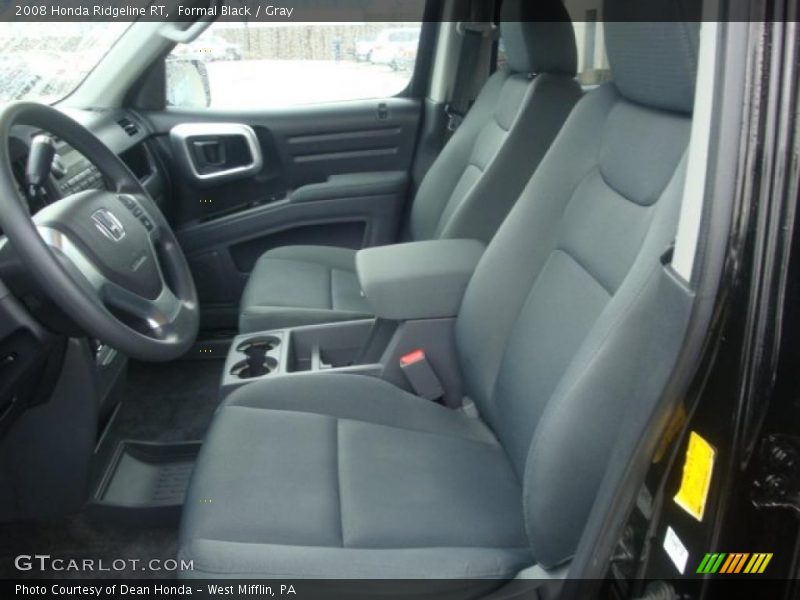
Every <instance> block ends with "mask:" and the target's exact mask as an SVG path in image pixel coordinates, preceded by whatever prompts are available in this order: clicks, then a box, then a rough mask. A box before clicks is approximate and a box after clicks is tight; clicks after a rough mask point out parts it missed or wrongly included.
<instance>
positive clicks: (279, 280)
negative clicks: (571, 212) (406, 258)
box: [239, 0, 581, 333]
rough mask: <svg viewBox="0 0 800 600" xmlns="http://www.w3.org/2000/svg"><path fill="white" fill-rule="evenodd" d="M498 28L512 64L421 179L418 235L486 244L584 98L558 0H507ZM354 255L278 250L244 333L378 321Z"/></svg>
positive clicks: (261, 275) (248, 308) (248, 293)
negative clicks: (373, 316) (373, 317)
mask: <svg viewBox="0 0 800 600" xmlns="http://www.w3.org/2000/svg"><path fill="white" fill-rule="evenodd" d="M559 19H560V22H536V21H545V20H550V21H558V20H559ZM500 28H501V32H502V35H503V41H504V44H505V47H506V54H507V57H508V68H507V69H502V70H500V71H498V72H496V73H495V74H494V75H492V76H491V77H490V78H489V80H488V81H487V82H486V84H485V85H484V87H483V89H482V90H481V93H480V94H479V96H478V98H477V100H476V101H475V104H474V105H473V106H472V108H471V109H470V111H469V113H468V114H467V115H466V118H465V119H464V122H463V123H462V124H461V126H460V127H459V128H458V130H457V131H456V132H455V134H454V135H453V137H452V138H451V139H450V141H449V142H448V144H447V145H446V146H445V148H444V149H443V150H442V152H441V153H440V155H439V156H438V157H437V159H436V161H435V162H434V163H433V165H432V166H431V168H430V169H429V171H428V173H427V174H426V176H425V178H424V179H423V181H422V183H421V184H420V187H419V190H418V192H417V194H416V197H415V198H414V202H413V205H412V208H411V214H410V218H409V222H408V223H407V224H406V225H405V227H404V229H405V230H406V231H407V235H406V237H407V238H408V239H409V240H410V241H418V240H429V239H438V238H469V239H478V240H482V241H483V242H485V243H488V242H489V240H490V239H491V238H492V236H493V235H494V233H495V231H496V230H497V228H498V227H499V226H500V223H501V222H502V221H503V219H504V218H505V216H506V214H507V213H508V211H509V210H510V209H511V207H512V205H513V204H514V201H515V200H516V199H517V198H518V197H519V194H520V192H521V191H522V188H523V187H524V186H525V183H526V182H527V181H528V179H530V176H531V175H532V174H533V171H534V170H535V169H536V167H537V166H538V164H539V161H540V160H541V159H542V157H543V156H544V154H545V152H546V151H547V149H548V148H549V147H550V144H551V142H552V141H553V138H554V137H555V136H556V134H557V133H558V131H559V129H560V128H561V125H562V124H563V122H564V119H566V117H567V115H568V114H569V112H570V110H571V109H572V107H573V106H574V104H575V102H577V100H578V99H579V98H580V95H581V89H580V86H579V85H578V83H577V82H576V81H575V70H576V62H577V58H576V56H577V51H576V48H575V35H574V33H573V29H572V25H571V24H570V22H569V16H568V14H567V12H566V10H565V9H564V7H563V5H562V4H561V2H560V0H544V1H539V0H537V1H536V2H527V1H525V0H505V2H503V12H502V23H501V25H500ZM355 255H356V251H355V250H350V249H346V248H334V247H325V246H287V247H283V248H276V249H274V250H270V251H269V252H267V253H266V254H264V255H263V256H262V257H261V258H260V259H259V260H258V261H257V262H256V264H255V266H254V267H253V272H252V273H251V275H250V280H249V281H248V283H247V286H246V288H245V290H244V294H243V296H242V304H241V312H240V315H239V331H240V332H241V333H251V332H254V331H264V330H267V329H280V328H283V327H294V326H298V325H309V324H312V323H329V322H334V321H346V320H351V319H359V318H368V317H370V316H371V314H370V311H369V308H368V306H367V303H366V301H365V300H364V298H363V297H362V296H361V288H360V286H359V284H358V278H357V277H356V273H355V270H356V269H355Z"/></svg>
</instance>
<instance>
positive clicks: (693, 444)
mask: <svg viewBox="0 0 800 600" xmlns="http://www.w3.org/2000/svg"><path fill="white" fill-rule="evenodd" d="M716 453H717V452H716V450H714V448H713V447H712V446H711V444H709V443H708V442H707V441H706V440H705V439H703V438H702V437H701V436H699V435H698V434H696V433H695V432H694V431H692V432H690V433H689V446H688V447H687V448H686V461H685V462H684V463H683V479H681V487H680V489H679V490H678V493H677V494H675V498H674V500H675V502H676V503H677V504H678V506H680V507H681V508H682V509H683V510H685V511H686V512H688V513H689V514H690V515H692V516H693V517H694V518H695V519H697V520H698V521H702V520H703V514H704V513H705V511H706V499H707V498H708V490H709V488H710V487H711V475H712V473H713V471H714V458H715V456H716Z"/></svg>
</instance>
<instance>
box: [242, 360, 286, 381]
mask: <svg viewBox="0 0 800 600" xmlns="http://www.w3.org/2000/svg"><path fill="white" fill-rule="evenodd" d="M277 368H278V361H277V360H275V359H274V358H272V357H271V356H261V357H257V358H252V357H249V358H247V359H245V360H240V361H239V362H237V363H236V364H235V365H233V367H231V375H233V376H234V377H238V378H239V379H252V378H254V377H263V376H264V375H269V374H270V373H272V372H273V371H275V369H277Z"/></svg>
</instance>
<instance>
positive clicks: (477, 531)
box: [180, 374, 532, 578]
mask: <svg viewBox="0 0 800 600" xmlns="http://www.w3.org/2000/svg"><path fill="white" fill-rule="evenodd" d="M209 448H210V449H212V450H210V451H206V449H209ZM181 531H182V536H181V542H180V556H181V558H184V559H187V560H189V559H190V560H193V561H194V571H192V572H188V573H186V575H188V576H199V577H208V576H215V577H217V576H219V577H225V576H240V577H294V576H305V577H321V578H337V577H364V578H366V577H369V578H394V577H414V578H428V577H436V578H451V577H458V578H463V577H470V578H481V577H484V578H505V577H509V576H513V575H514V574H515V573H516V572H517V571H519V570H520V569H521V568H524V567H525V566H527V565H530V564H531V562H532V560H531V557H530V551H529V549H528V542H527V538H526V536H525V532H524V524H523V517H522V507H521V488H520V484H519V481H518V479H517V477H516V476H515V475H514V472H513V470H512V468H511V466H510V464H509V462H508V460H507V458H506V455H505V453H504V451H503V449H502V448H501V447H500V446H499V445H498V443H497V441H496V440H495V438H494V436H493V435H492V434H491V432H490V431H489V429H488V428H486V427H485V426H484V425H483V423H482V422H481V421H479V420H477V419H474V418H470V417H468V416H466V415H464V414H463V413H461V412H457V411H452V410H450V409H447V408H444V407H442V406H439V405H437V404H434V403H431V402H428V401H425V400H422V399H420V398H417V397H415V396H412V395H410V394H408V393H406V392H404V391H402V390H400V389H399V388H396V387H394V386H392V385H391V384H389V383H386V382H384V381H382V380H379V379H376V378H370V377H365V376H359V375H344V374H312V375H308V374H305V375H294V376H293V375H288V376H283V377H276V378H275V379H273V380H267V381H264V382H259V383H254V384H251V385H248V386H245V387H243V388H241V389H240V390H239V391H237V392H235V393H234V394H232V395H231V396H230V397H229V399H228V400H227V401H226V402H225V403H224V404H223V405H222V406H221V407H220V409H219V411H218V413H217V416H216V418H215V420H214V424H213V426H212V429H211V431H210V433H209V437H208V440H207V442H206V444H205V446H204V451H203V452H201V455H200V457H199V460H198V465H197V468H196V469H195V475H194V478H193V481H192V484H191V487H190V490H189V494H188V497H187V501H186V509H185V511H184V521H183V525H182V528H181Z"/></svg>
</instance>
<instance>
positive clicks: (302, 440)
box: [0, 0, 724, 591]
mask: <svg viewBox="0 0 800 600" xmlns="http://www.w3.org/2000/svg"><path fill="white" fill-rule="evenodd" d="M421 4H422V5H424V10H425V11H426V12H425V13H424V14H420V19H419V21H420V23H421V25H420V27H421V29H420V35H419V39H418V40H417V39H416V38H414V44H417V43H418V44H419V46H418V49H417V50H416V58H415V61H413V62H414V64H413V65H412V66H411V67H410V68H409V69H408V70H403V69H401V68H400V67H399V64H400V63H396V62H395V63H393V64H392V65H388V64H383V63H380V64H379V63H374V64H373V63H370V62H369V59H368V56H369V52H370V48H369V47H366V46H364V45H363V44H366V43H367V42H366V41H365V42H363V44H362V45H360V46H357V50H353V51H352V53H353V57H352V59H347V60H349V61H351V62H352V68H358V69H362V70H365V69H373V70H375V71H376V72H378V71H377V70H380V71H379V74H380V76H381V77H387V78H388V77H394V78H396V77H399V76H402V77H405V78H406V79H407V84H405V87H404V89H403V90H402V91H401V92H399V93H397V94H392V95H388V96H386V97H379V98H377V99H375V98H367V99H363V98H356V99H351V100H338V101H331V102H319V103H309V104H302V103H297V104H295V105H291V104H290V105H284V106H279V107H264V108H259V107H258V106H255V105H243V106H242V107H241V108H239V109H235V108H227V107H224V108H217V107H215V105H214V98H215V97H220V98H221V97H222V96H216V94H217V90H216V88H215V81H217V80H216V79H215V77H220V75H219V74H220V73H223V71H225V70H226V69H227V71H225V73H228V72H229V71H230V72H231V73H233V71H234V70H235V69H239V70H240V71H237V73H239V72H241V73H245V72H244V69H245V67H246V65H247V64H249V62H248V61H249V60H250V59H249V58H248V56H250V55H249V54H248V52H255V50H253V48H260V47H261V46H258V45H257V44H253V45H251V46H248V47H244V46H243V47H241V48H240V47H239V46H234V45H233V43H232V42H231V41H230V40H231V39H233V38H232V37H230V36H232V35H233V34H230V33H226V32H229V30H226V29H224V27H223V28H222V29H218V28H219V27H221V26H222V25H223V24H222V23H221V22H220V23H215V22H213V21H197V22H196V23H190V24H187V23H181V24H173V25H172V27H171V28H166V29H165V27H164V26H163V24H161V23H147V22H142V23H135V24H133V25H131V26H130V29H129V30H127V31H126V32H124V34H123V35H121V37H120V39H119V40H118V41H116V42H115V44H114V45H113V46H112V47H111V48H110V49H109V50H108V52H107V53H106V54H105V56H104V57H103V58H102V60H101V61H100V62H99V64H98V65H97V66H96V67H95V68H94V69H93V70H91V72H89V73H88V74H87V75H86V77H85V78H84V79H83V80H82V81H81V82H80V84H79V85H78V86H77V88H76V89H75V90H74V91H72V92H71V93H70V94H69V95H67V96H66V97H65V98H63V99H62V100H61V101H59V102H57V103H55V104H51V103H46V102H35V101H30V100H22V101H15V102H9V103H7V104H0V143H1V144H2V145H3V148H4V149H5V150H6V151H5V152H3V158H2V160H0V228H1V229H2V237H0V532H2V533H0V535H1V536H2V539H3V540H4V542H3V543H2V544H0V546H2V548H0V554H3V556H6V555H7V556H14V555H16V554H17V553H18V550H19V547H20V546H22V545H24V544H28V545H31V543H33V545H34V546H36V547H39V548H45V547H46V548H49V549H50V551H51V553H52V554H56V555H57V554H62V555H63V554H70V553H73V554H74V553H77V554H78V555H83V556H95V557H99V558H102V557H104V556H118V555H122V556H148V557H163V558H176V559H178V560H180V561H185V562H187V563H190V564H191V565H192V568H191V569H190V570H186V571H181V572H178V573H174V574H170V576H178V577H184V578H244V579H257V578H276V579H278V578H321V579H336V578H378V579H396V578H410V579H464V578H471V579H484V580H487V583H486V588H485V590H484V591H490V590H492V589H494V588H495V587H497V586H498V585H499V584H498V583H497V581H498V580H507V579H514V578H525V577H530V578H540V579H559V578H563V577H565V576H567V574H568V573H570V567H571V561H572V559H573V558H574V557H575V556H576V553H577V552H579V549H580V548H582V547H583V545H585V544H589V543H591V542H592V540H591V539H590V532H591V528H590V527H589V526H588V524H589V523H590V521H591V522H594V521H593V520H592V519H597V518H598V515H597V511H598V510H599V508H598V504H597V502H598V498H601V494H600V490H601V488H603V486H604V485H605V484H604V482H606V481H607V478H608V477H609V475H608V470H609V465H611V464H612V463H613V462H614V460H615V458H614V457H617V456H619V453H620V452H622V451H623V450H624V449H622V448H621V446H620V445H621V443H622V441H621V440H623V439H625V440H627V439H628V438H629V437H631V436H633V437H636V434H639V433H641V432H643V431H644V430H645V427H647V426H649V425H650V423H651V420H652V419H653V418H654V415H655V414H656V413H657V408H658V407H659V403H660V401H661V399H662V397H663V394H664V391H665V389H666V388H667V385H668V382H669V381H670V378H671V376H672V374H673V371H674V369H675V366H676V364H677V363H678V360H679V358H680V357H681V356H682V353H683V352H684V351H685V350H686V343H685V340H686V339H687V335H688V334H689V333H690V332H691V331H692V323H693V321H692V315H693V313H694V311H695V309H696V307H697V304H698V301H699V300H698V298H701V299H702V298H703V296H699V295H698V294H697V293H696V290H697V289H698V287H697V285H698V280H697V275H696V273H697V270H696V271H695V276H694V277H693V276H692V271H691V264H692V260H693V259H694V257H695V254H696V253H698V255H699V251H697V247H699V246H702V244H698V242H697V237H698V235H699V229H700V226H699V225H695V227H694V229H692V223H697V222H699V221H698V219H699V217H698V216H697V215H698V214H703V213H704V212H705V214H709V211H710V209H709V208H708V206H706V207H705V208H704V204H703V202H704V199H703V197H702V194H700V195H699V196H698V195H697V194H696V193H695V194H694V196H691V194H690V192H689V191H688V190H690V188H691V187H692V186H695V187H697V186H699V187H700V188H702V185H703V178H704V177H705V173H704V171H703V163H702V161H698V160H697V156H702V155H703V154H702V152H700V154H696V152H697V150H696V149H695V147H694V146H695V145H697V144H699V146H700V147H702V141H703V138H702V136H703V135H704V133H703V132H705V135H706V136H708V135H709V132H708V127H707V121H708V119H709V117H708V115H707V114H705V113H702V119H700V117H698V118H697V119H693V115H694V114H695V113H696V111H697V109H696V107H698V106H701V105H702V104H701V103H702V102H703V93H701V88H702V89H705V88H706V87H707V86H709V85H711V83H713V81H712V80H713V78H712V77H708V78H705V79H703V78H702V77H698V69H702V68H703V64H702V55H703V51H702V45H703V44H704V43H713V39H714V38H713V37H712V36H710V35H709V36H708V37H707V38H706V37H703V36H704V35H706V34H705V32H706V31H712V32H714V31H716V30H714V29H710V28H709V27H708V26H707V24H706V23H701V19H700V16H699V15H700V12H699V11H700V9H701V7H700V4H701V3H696V5H695V4H691V5H689V4H687V3H685V2H680V1H679V0H657V2H655V4H657V6H658V11H659V13H661V14H662V15H664V18H663V20H661V21H653V20H650V19H648V18H647V16H648V15H652V14H653V13H652V12H650V11H652V9H653V8H652V7H648V8H647V9H645V8H644V7H643V6H641V3H638V2H634V1H632V0H603V1H602V2H594V3H588V4H592V7H591V10H590V11H584V10H583V7H584V4H587V3H583V2H577V3H576V2H570V1H569V0H566V1H565V2H562V1H561V0H537V1H536V2H530V1H526V0H502V2H497V3H494V4H495V6H494V7H493V8H492V9H491V11H490V13H489V14H488V15H485V16H484V20H485V22H482V23H478V22H475V23H471V27H464V23H467V24H468V25H470V23H469V15H463V14H461V13H458V12H457V11H458V7H457V6H456V5H457V3H452V2H448V1H447V0H442V1H434V0H430V1H429V2H427V3H425V2H423V3H421ZM576 4H578V5H580V7H581V10H577V9H575V7H574V6H573V5H576ZM434 10H436V11H440V13H439V14H440V17H439V18H437V19H432V18H424V17H425V16H426V15H427V16H428V17H430V16H431V15H432V14H434V13H433V12H431V11H434ZM448 10H450V11H454V10H455V11H456V12H455V13H452V14H449V13H447V11H448ZM482 10H484V11H485V10H486V9H485V8H484V9H482ZM448 14H449V17H448V16H447V15H448ZM441 15H444V17H442V16H441ZM592 19H593V20H592ZM576 22H580V26H581V27H582V29H577V25H576V24H575V23H576ZM393 26H394V27H400V25H393ZM205 29H209V31H213V32H214V33H213V35H214V36H216V37H215V40H216V42H215V44H216V46H219V47H221V48H222V49H221V50H219V51H216V50H215V52H216V54H218V55H219V56H218V57H217V55H216V54H215V55H213V56H212V55H211V53H209V57H210V58H208V59H205V58H203V57H202V52H203V48H202V44H201V43H199V42H196V41H195V40H196V39H197V37H198V35H200V34H201V33H202V32H203V31H205ZM253 29H255V28H253ZM578 31H580V32H581V35H576V32H578ZM251 34H252V35H254V36H255V35H267V33H261V32H259V31H258V30H256V31H254V32H252V33H251ZM274 35H278V34H277V33H275V34H274ZM374 37H376V36H374V35H373V36H372V38H374ZM377 37H380V36H377ZM372 38H370V39H372ZM200 39H201V40H202V38H200ZM257 39H259V40H262V38H257ZM327 39H328V38H326V42H325V44H322V45H321V47H323V50H324V51H325V52H328V51H329V49H330V48H333V50H331V51H332V52H334V55H335V61H336V64H337V65H338V64H339V63H340V62H341V63H342V64H343V63H344V62H346V61H345V59H344V58H341V59H340V57H339V53H340V52H343V51H342V48H341V47H342V43H341V42H340V41H334V42H328V41H327ZM365 39H366V38H365ZM468 39H469V40H470V41H469V42H468V41H467V40H468ZM220 40H222V41H220ZM708 40H712V41H711V42H709V41H708ZM259 43H261V42H259ZM184 44H189V45H191V48H192V50H191V51H190V52H189V51H186V50H183V51H178V52H175V54H172V53H173V49H174V48H176V47H177V48H181V46H182V45H184ZM226 44H227V45H226ZM601 44H602V46H601ZM587 45H588V46H587ZM187 47H188V46H187ZM587 47H589V48H591V50H587ZM362 48H365V49H362ZM595 48H602V52H601V51H597V52H596V51H595ZM383 51H384V52H387V51H388V50H385V49H384V50H383ZM587 52H590V53H591V56H590V57H589V58H587ZM595 54H596V56H595ZM196 55H200V56H201V58H200V59H198V58H197V56H196ZM403 56H406V57H407V56H408V51H407V49H406V54H405V55H403ZM587 60H588V61H596V63H597V65H599V66H598V67H597V68H596V69H594V70H593V73H595V75H597V78H596V79H595V80H593V81H590V82H589V83H587V82H586V80H585V79H582V77H583V76H582V75H581V73H585V71H586V69H587V66H586V65H587ZM459 61H461V62H459ZM120 65H125V67H124V73H123V69H121V68H120ZM345 67H346V68H351V66H350V63H349V62H348V63H347V65H344V64H343V66H342V67H341V68H345ZM248 68H251V69H255V67H248ZM276 68H277V67H276ZM484 71H485V73H484ZM360 72H366V71H360ZM481 74H484V76H483V77H482V76H481ZM234 75H235V73H234V74H233V75H231V77H233V76H234ZM179 76H180V77H184V76H185V77H186V80H187V81H191V82H192V83H191V85H190V84H186V85H185V86H183V87H180V88H178V87H175V88H174V89H173V90H172V91H170V89H171V88H170V89H168V88H169V87H170V86H171V85H172V83H170V82H175V81H177V80H178V79H177V78H178V77H179ZM226 76H227V75H226ZM236 76H238V75H236ZM250 76H251V77H257V76H258V75H257V72H254V73H251V74H250ZM242 77H245V75H242ZM192 78H196V80H195V79H192ZM299 78H300V76H298V77H297V79H299ZM459 78H460V79H459ZM198 81H199V82H200V83H199V84H197V85H194V84H196V83H197V82H198ZM209 81H210V82H211V83H210V84H209ZM226 81H227V80H226ZM231 81H234V82H235V81H236V80H231ZM243 81H244V79H242V80H241V81H240V83H241V82H243ZM392 81H394V80H392ZM228 83H229V84H230V85H228V84H226V86H227V87H230V88H231V89H229V90H227V91H225V90H222V91H220V92H219V93H220V94H224V93H227V94H229V95H231V98H232V99H233V100H236V97H235V96H236V95H237V94H239V95H241V96H244V95H245V94H244V93H243V92H241V91H238V92H237V90H236V89H235V88H236V85H235V84H234V83H230V82H228ZM193 85H194V87H192V86H193ZM241 85H244V83H241ZM299 85H300V84H299V83H298V86H299ZM276 87H277V86H276ZM311 87H313V86H311ZM320 87H323V88H324V87H326V86H324V85H320ZM334 87H335V86H334ZM187 90H189V91H190V92H192V93H194V94H199V95H200V96H201V97H204V99H203V100H202V102H200V104H197V105H192V104H191V103H186V102H183V103H182V101H181V100H180V99H175V98H177V97H178V96H179V95H180V94H183V93H184V92H185V93H188V92H187ZM198 90H199V91H198ZM454 90H455V91H454ZM334 91H336V90H334ZM323 92H325V91H324V90H323ZM323 92H320V93H323ZM276 93H277V92H276ZM281 93H283V92H281ZM287 93H288V92H287ZM325 93H327V92H325ZM171 94H172V95H175V94H177V95H178V96H175V97H174V98H173V99H172V100H170V95H171ZM465 94H466V95H470V94H471V96H472V97H471V98H470V102H469V105H470V107H469V109H468V110H466V111H463V112H464V114H459V111H458V110H454V108H457V107H458V105H459V104H460V101H461V100H462V98H454V96H459V95H465ZM209 97H210V102H211V103H210V104H208V102H209ZM704 119H705V120H704ZM698 123H699V125H698ZM706 139H707V138H706ZM698 140H699V142H698ZM698 169H699V170H698ZM691 198H694V200H693V201H692V200H691ZM715 211H722V212H724V210H722V209H720V208H719V207H717V208H715ZM714 214H717V213H716V212H715V213H714ZM687 239H688V242H687V241H686V240H687ZM708 239H709V240H711V241H709V242H708V244H707V245H706V246H705V247H703V250H705V251H706V254H707V255H708V256H712V255H714V256H716V255H715V254H714V252H711V250H710V249H714V247H713V244H712V241H713V239H714V238H712V237H709V238H708ZM687 247H688V254H687ZM686 256H689V258H688V259H686ZM679 258H682V259H683V260H684V262H683V263H678V262H677V261H678V259H679ZM686 264H689V265H690V267H689V268H688V271H687V269H686V268H685V265H686ZM681 265H684V266H683V267H682V266H681ZM712 271H713V269H712ZM687 272H688V274H687ZM705 299H706V300H707V299H708V298H705ZM590 517H591V519H590ZM118 575H119V576H137V574H136V573H135V572H133V571H132V570H126V571H123V572H122V573H118ZM493 582H494V583H493Z"/></svg>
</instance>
